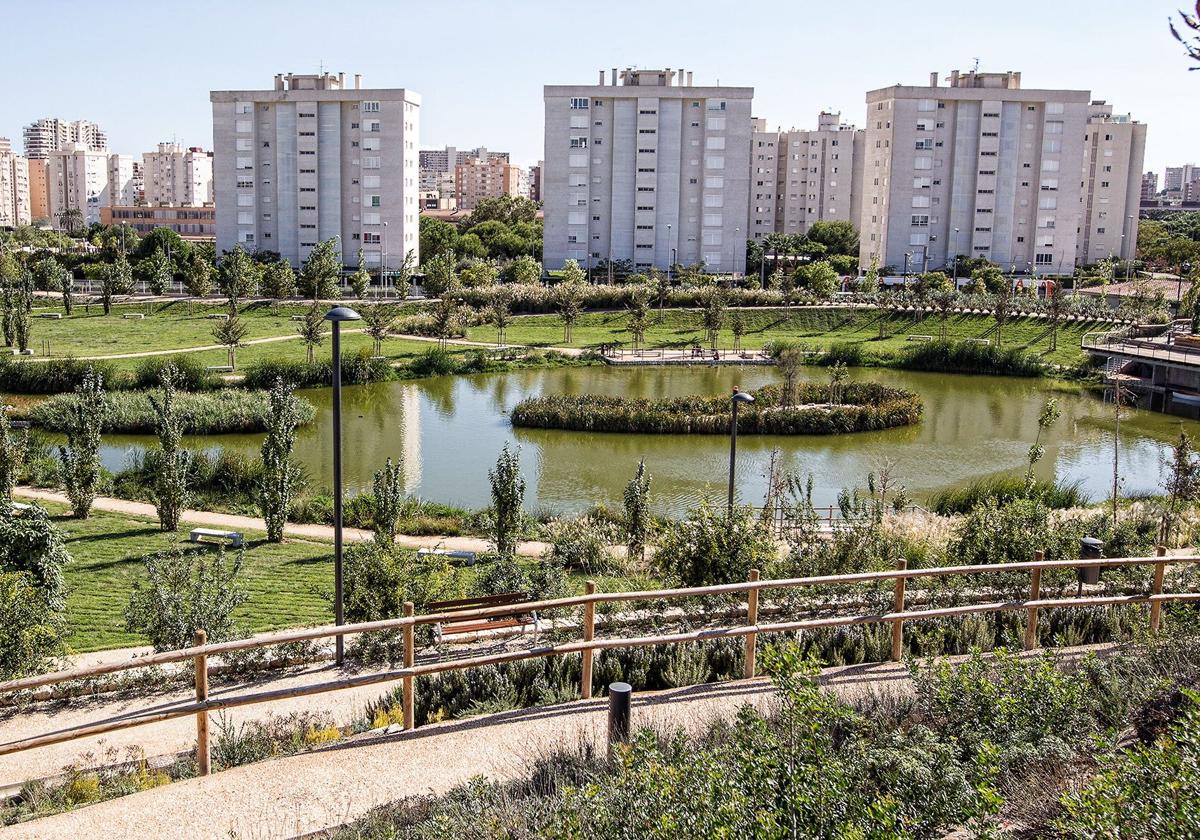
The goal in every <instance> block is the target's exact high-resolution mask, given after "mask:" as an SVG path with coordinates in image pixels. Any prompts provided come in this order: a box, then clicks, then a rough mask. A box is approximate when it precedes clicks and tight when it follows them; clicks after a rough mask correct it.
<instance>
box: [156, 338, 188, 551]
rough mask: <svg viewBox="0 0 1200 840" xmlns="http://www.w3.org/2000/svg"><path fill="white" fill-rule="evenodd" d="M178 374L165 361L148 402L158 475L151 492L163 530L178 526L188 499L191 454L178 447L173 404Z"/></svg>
mask: <svg viewBox="0 0 1200 840" xmlns="http://www.w3.org/2000/svg"><path fill="white" fill-rule="evenodd" d="M180 378H181V377H180V374H179V371H178V369H177V368H176V367H175V365H174V364H173V363H170V362H168V363H167V364H166V365H164V366H163V369H162V371H161V373H160V374H159V384H160V385H161V386H162V392H161V394H157V395H156V394H151V395H150V405H151V406H152V407H153V408H154V413H155V414H156V415H157V418H156V421H155V432H156V434H157V435H158V444H159V447H160V449H161V452H160V453H159V464H158V475H157V476H155V481H154V486H153V487H152V488H151V490H150V495H151V497H152V498H153V500H154V506H155V508H157V509H158V522H159V527H160V528H161V529H162V530H163V531H174V530H176V529H177V528H178V527H179V517H180V515H181V514H182V513H183V510H184V508H186V507H187V503H188V501H189V500H190V498H191V492H190V491H189V490H188V472H189V469H190V467H191V464H192V453H190V452H188V451H187V450H186V449H181V448H180V446H179V441H180V438H181V437H182V436H183V420H182V418H181V417H180V416H179V408H178V406H177V405H176V404H175V399H176V396H177V393H178V388H179V380H180Z"/></svg>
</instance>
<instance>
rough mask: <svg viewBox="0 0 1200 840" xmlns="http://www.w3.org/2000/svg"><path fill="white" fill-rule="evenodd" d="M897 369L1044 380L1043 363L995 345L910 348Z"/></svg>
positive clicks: (943, 344) (936, 344)
mask: <svg viewBox="0 0 1200 840" xmlns="http://www.w3.org/2000/svg"><path fill="white" fill-rule="evenodd" d="M896 367H900V368H906V369H908V370H931V371H939V372H945V373H982V374H991V375H994V376H1040V375H1041V374H1042V373H1043V366H1042V363H1041V362H1040V361H1039V360H1038V358H1037V357H1036V356H1034V355H1033V354H1031V353H1028V352H1026V351H1025V350H1022V349H1020V348H1018V347H1010V348H1008V349H1006V350H1002V349H1000V348H998V347H996V346H995V345H992V344H976V343H974V342H949V341H931V342H927V343H925V344H918V345H915V346H913V347H909V348H907V349H906V350H905V351H904V352H903V354H902V355H901V356H900V357H899V359H897V360H896Z"/></svg>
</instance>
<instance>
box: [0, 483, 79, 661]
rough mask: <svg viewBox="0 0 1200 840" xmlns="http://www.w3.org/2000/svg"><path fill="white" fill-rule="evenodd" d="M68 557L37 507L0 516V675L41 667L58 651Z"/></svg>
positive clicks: (63, 624) (63, 628) (56, 532)
mask: <svg viewBox="0 0 1200 840" xmlns="http://www.w3.org/2000/svg"><path fill="white" fill-rule="evenodd" d="M0 504H2V503H0ZM70 559H71V558H70V555H68V554H67V550H66V547H65V545H64V543H63V536H62V533H61V532H60V531H59V530H58V529H57V528H55V527H54V525H53V524H51V522H50V519H49V517H47V515H46V512H45V511H44V510H42V509H41V508H40V507H37V506H34V507H31V508H29V509H28V510H27V511H25V512H24V513H23V514H21V515H20V516H14V515H11V514H10V513H9V511H7V510H5V511H4V513H3V516H0V680H7V679H12V678H14V677H19V676H24V675H26V674H31V673H37V672H39V671H41V670H44V668H45V665H46V663H47V661H48V660H49V659H50V658H51V657H53V656H56V655H57V654H59V653H60V652H61V651H62V639H63V636H64V634H65V632H66V622H65V621H64V618H63V613H64V610H65V608H66V596H67V592H66V584H65V582H64V580H63V566H65V565H66V564H67V563H68V562H70Z"/></svg>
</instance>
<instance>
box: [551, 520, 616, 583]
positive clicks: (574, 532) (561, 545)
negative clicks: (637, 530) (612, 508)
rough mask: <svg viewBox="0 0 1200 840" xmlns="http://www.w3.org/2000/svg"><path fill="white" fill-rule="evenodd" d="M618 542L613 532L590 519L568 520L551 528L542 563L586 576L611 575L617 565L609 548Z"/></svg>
mask: <svg viewBox="0 0 1200 840" xmlns="http://www.w3.org/2000/svg"><path fill="white" fill-rule="evenodd" d="M620 538H621V535H620V532H619V531H618V529H617V528H615V527H613V526H612V525H610V524H607V523H604V524H602V523H599V522H594V521H592V520H590V519H572V520H568V521H566V522H558V523H555V524H554V525H553V526H551V531H550V551H549V552H548V553H547V555H546V559H547V560H549V561H550V562H552V563H556V564H557V565H559V566H562V567H563V568H566V569H571V570H572V571H579V572H584V573H586V574H590V575H606V574H614V573H617V572H619V571H620V568H621V564H620V563H618V562H617V559H616V558H615V557H613V555H612V552H611V551H609V545H610V544H613V543H616V542H619V541H620Z"/></svg>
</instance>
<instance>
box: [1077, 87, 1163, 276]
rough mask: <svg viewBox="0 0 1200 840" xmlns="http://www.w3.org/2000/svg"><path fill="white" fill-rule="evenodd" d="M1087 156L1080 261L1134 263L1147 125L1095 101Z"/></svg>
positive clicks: (1089, 121) (1080, 235)
mask: <svg viewBox="0 0 1200 840" xmlns="http://www.w3.org/2000/svg"><path fill="white" fill-rule="evenodd" d="M1083 155H1084V157H1083V182H1082V189H1083V195H1082V196H1081V201H1082V202H1083V217H1082V223H1081V225H1080V231H1079V248H1078V251H1077V252H1076V255H1075V259H1076V262H1077V263H1079V264H1080V265H1091V264H1092V263H1096V262H1099V261H1100V260H1103V259H1108V258H1109V257H1119V258H1121V259H1123V260H1128V259H1133V257H1134V256H1135V254H1136V253H1137V230H1138V213H1139V211H1140V209H1141V203H1142V164H1143V163H1144V162H1145V156H1146V126H1145V124H1144V123H1139V122H1135V121H1134V120H1132V119H1131V118H1130V116H1129V115H1128V114H1114V113H1113V109H1112V106H1111V105H1109V104H1108V103H1106V102H1103V101H1099V100H1097V101H1094V102H1092V104H1091V105H1090V106H1089V113H1088V123H1087V130H1086V132H1085V134H1084V147H1083Z"/></svg>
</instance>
